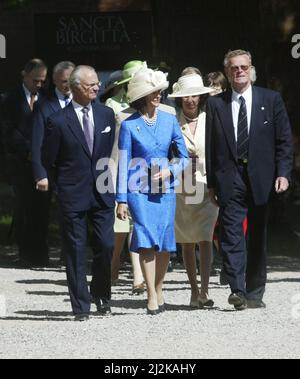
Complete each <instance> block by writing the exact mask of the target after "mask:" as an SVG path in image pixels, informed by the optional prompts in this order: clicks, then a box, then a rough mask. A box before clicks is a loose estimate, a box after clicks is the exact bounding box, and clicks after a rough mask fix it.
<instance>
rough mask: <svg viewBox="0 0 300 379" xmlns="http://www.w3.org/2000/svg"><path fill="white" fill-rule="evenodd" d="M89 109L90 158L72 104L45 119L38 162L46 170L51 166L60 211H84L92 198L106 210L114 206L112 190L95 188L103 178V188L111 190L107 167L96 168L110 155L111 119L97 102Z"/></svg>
mask: <svg viewBox="0 0 300 379" xmlns="http://www.w3.org/2000/svg"><path fill="white" fill-rule="evenodd" d="M92 107H93V115H94V124H95V136H94V150H93V155H92V156H91V153H90V151H89V148H88V145H87V142H86V139H85V136H84V133H83V130H82V128H81V125H80V122H79V120H78V117H77V115H76V112H75V110H74V108H73V105H72V103H71V104H69V105H68V106H67V107H66V108H65V109H62V110H60V111H59V112H57V113H55V114H53V115H52V116H50V117H49V119H48V123H47V129H46V133H45V139H44V144H43V148H42V162H43V165H44V167H46V169H47V170H50V169H52V168H53V166H54V167H55V171H56V189H57V196H58V200H59V203H60V205H61V208H62V210H63V211H64V212H80V211H87V210H89V209H90V208H91V206H92V204H93V203H94V199H95V197H96V199H97V200H98V201H100V202H101V201H102V202H103V203H104V204H105V205H106V206H107V207H109V208H110V207H114V206H115V195H114V193H113V191H109V190H107V188H108V186H106V189H105V190H103V187H101V188H99V186H97V184H98V183H97V181H98V178H99V177H100V178H103V177H105V178H107V180H106V182H107V185H109V186H110V189H112V188H113V185H112V184H111V183H112V179H111V175H110V171H109V170H108V168H107V165H106V166H103V167H102V168H100V167H97V164H98V161H99V160H100V159H109V158H110V156H111V152H112V148H113V144H114V139H115V116H114V113H113V111H112V110H111V109H110V108H108V107H105V106H104V105H100V104H99V103H93V104H92ZM104 182H105V180H104ZM105 184H106V183H105ZM97 187H98V189H97Z"/></svg>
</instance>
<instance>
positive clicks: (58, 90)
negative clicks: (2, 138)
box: [32, 61, 75, 192]
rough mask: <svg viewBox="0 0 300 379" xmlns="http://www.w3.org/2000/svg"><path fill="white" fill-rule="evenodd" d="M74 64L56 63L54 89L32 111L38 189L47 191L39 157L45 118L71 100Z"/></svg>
mask: <svg viewBox="0 0 300 379" xmlns="http://www.w3.org/2000/svg"><path fill="white" fill-rule="evenodd" d="M74 68H75V65H74V63H72V62H68V61H64V62H60V63H58V64H57V65H56V66H55V67H54V68H53V76H52V77H53V83H54V85H55V88H54V90H53V91H52V92H51V93H50V94H49V95H48V96H47V97H45V98H44V99H43V101H41V102H39V103H38V104H37V105H36V106H35V109H34V113H33V130H32V168H33V175H34V179H35V182H36V187H37V190H38V191H41V192H45V191H48V185H49V183H48V177H47V171H46V169H45V168H44V167H43V164H42V159H41V148H42V144H43V139H44V134H45V129H46V125H47V119H48V117H50V116H51V115H52V114H53V113H55V112H58V111H59V110H61V109H63V108H65V107H66V106H67V105H69V103H70V102H71V101H72V93H71V89H70V85H69V79H70V76H71V73H72V71H73V70H74Z"/></svg>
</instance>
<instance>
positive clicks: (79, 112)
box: [72, 100, 95, 131]
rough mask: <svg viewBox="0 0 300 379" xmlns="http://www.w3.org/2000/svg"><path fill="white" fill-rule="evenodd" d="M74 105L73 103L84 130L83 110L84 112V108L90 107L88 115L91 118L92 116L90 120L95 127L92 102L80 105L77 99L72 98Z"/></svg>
mask: <svg viewBox="0 0 300 379" xmlns="http://www.w3.org/2000/svg"><path fill="white" fill-rule="evenodd" d="M72 105H73V107H74V110H75V112H76V114H77V117H78V120H79V122H80V125H81V128H82V131H83V112H82V109H83V108H89V113H88V115H89V118H90V122H91V125H92V127H93V128H95V123H94V114H93V107H92V104H91V103H90V104H88V105H87V106H83V105H80V104H78V103H76V101H74V100H72Z"/></svg>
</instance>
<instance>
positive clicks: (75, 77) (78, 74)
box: [70, 65, 97, 88]
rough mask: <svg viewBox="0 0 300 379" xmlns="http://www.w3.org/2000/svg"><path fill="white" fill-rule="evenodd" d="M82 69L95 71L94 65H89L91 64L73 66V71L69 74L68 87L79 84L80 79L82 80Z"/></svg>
mask: <svg viewBox="0 0 300 379" xmlns="http://www.w3.org/2000/svg"><path fill="white" fill-rule="evenodd" d="M83 71H91V72H95V73H96V71H95V69H94V67H91V66H83V65H81V66H77V67H75V69H74V70H73V72H72V74H71V76H70V87H71V88H74V87H78V86H79V84H80V83H81V80H82V72H83ZM96 74H97V73H96Z"/></svg>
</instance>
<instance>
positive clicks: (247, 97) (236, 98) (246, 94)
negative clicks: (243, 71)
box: [232, 86, 252, 103]
mask: <svg viewBox="0 0 300 379" xmlns="http://www.w3.org/2000/svg"><path fill="white" fill-rule="evenodd" d="M242 96H243V98H244V99H245V101H246V103H247V102H248V101H250V100H252V86H249V88H248V89H247V90H246V91H245V92H244V93H238V92H236V91H235V90H234V89H232V101H236V102H238V103H239V102H240V97H242Z"/></svg>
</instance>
